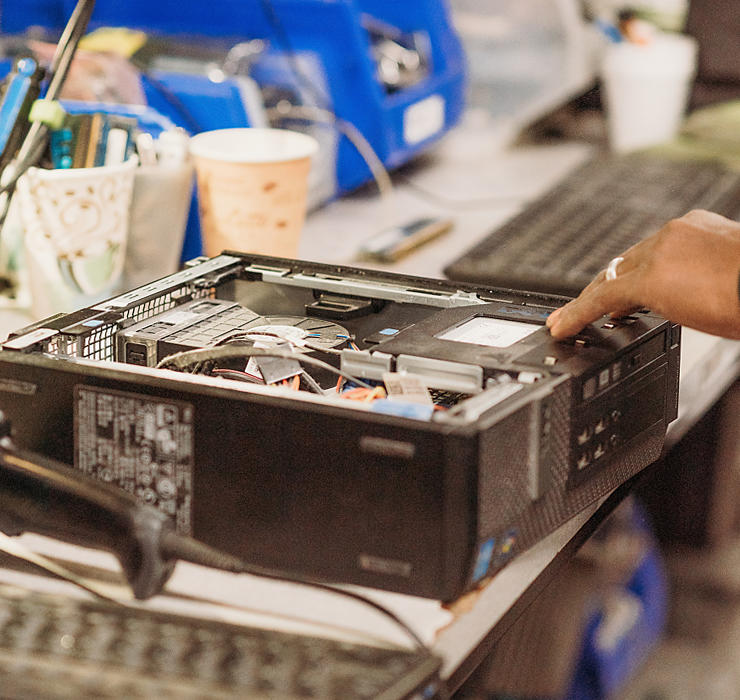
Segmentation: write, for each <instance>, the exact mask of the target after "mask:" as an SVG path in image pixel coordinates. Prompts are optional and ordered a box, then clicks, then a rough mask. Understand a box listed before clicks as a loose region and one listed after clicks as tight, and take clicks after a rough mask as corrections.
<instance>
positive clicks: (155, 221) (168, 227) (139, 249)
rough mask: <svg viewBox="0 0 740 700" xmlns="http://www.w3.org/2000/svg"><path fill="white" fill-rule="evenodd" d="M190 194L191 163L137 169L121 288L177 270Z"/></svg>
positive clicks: (191, 185) (190, 198)
mask: <svg viewBox="0 0 740 700" xmlns="http://www.w3.org/2000/svg"><path fill="white" fill-rule="evenodd" d="M192 195H193V165H192V163H191V162H190V161H185V162H184V163H182V164H179V165H172V166H162V165H156V166H154V165H142V166H140V167H139V168H137V169H136V177H135V178H134V193H133V199H132V202H131V222H130V226H129V237H128V247H127V250H126V262H125V265H124V269H123V276H122V278H121V284H120V285H119V286H120V289H121V291H128V290H129V289H134V288H136V287H140V286H141V285H143V284H147V283H148V282H151V281H152V280H155V279H159V278H160V277H164V276H165V275H169V274H171V273H173V272H176V271H177V269H178V268H179V266H180V257H181V254H182V246H183V240H184V238H185V227H186V225H187V219H188V213H189V210H190V203H191V201H192Z"/></svg>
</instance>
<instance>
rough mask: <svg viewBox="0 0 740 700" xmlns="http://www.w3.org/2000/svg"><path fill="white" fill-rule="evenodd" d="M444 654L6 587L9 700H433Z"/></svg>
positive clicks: (2, 663)
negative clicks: (217, 699) (351, 641)
mask: <svg viewBox="0 0 740 700" xmlns="http://www.w3.org/2000/svg"><path fill="white" fill-rule="evenodd" d="M439 667H440V661H439V659H436V658H434V657H431V656H429V655H427V654H424V653H422V652H413V651H406V650H403V649H399V648H392V649H388V648H379V647H374V646H364V645H359V644H350V643H344V642H341V641H335V640H330V639H324V638H316V637H310V636H303V635H298V634H291V633H286V632H279V631H276V630H264V629H261V628H251V627H242V626H238V625H231V624H227V623H224V622H220V621H211V620H208V621H204V620H201V619H197V618H191V617H186V616H181V615H174V614H169V613H161V612H151V611H149V610H143V609H136V608H129V607H119V606H115V605H113V604H107V603H104V602H98V601H91V600H82V599H76V598H71V597H67V596H60V595H51V594H46V593H43V594H42V593H38V592H29V591H26V590H24V589H21V588H16V587H14V586H7V585H0V696H1V697H2V698H4V699H6V700H7V699H20V698H23V699H24V700H30V699H31V698H33V700H47V699H53V700H61V699H62V698H63V699H65V700H68V699H69V700H71V699H72V698H74V699H75V700H77V699H79V698H96V699H99V698H100V699H102V698H115V699H116V700H120V698H127V700H128V699H131V698H146V699H147V700H151V698H157V700H163V699H164V698H177V700H186V699H188V698H260V699H265V700H266V699H268V698H269V699H270V700H278V699H279V700H288V699H292V698H321V699H322V700H324V699H327V700H328V699H331V698H337V699H339V698H341V699H342V700H348V699H349V698H383V699H387V700H391V699H392V698H396V699H400V698H431V697H433V696H434V693H435V688H436V687H437V686H436V683H437V672H438V670H439Z"/></svg>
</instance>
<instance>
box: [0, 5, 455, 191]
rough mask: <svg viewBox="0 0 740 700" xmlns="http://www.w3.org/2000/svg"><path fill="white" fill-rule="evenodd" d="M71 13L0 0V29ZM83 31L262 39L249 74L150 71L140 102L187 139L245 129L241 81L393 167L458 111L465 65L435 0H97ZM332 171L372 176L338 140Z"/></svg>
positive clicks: (224, 41) (58, 21) (341, 185)
mask: <svg viewBox="0 0 740 700" xmlns="http://www.w3.org/2000/svg"><path fill="white" fill-rule="evenodd" d="M74 6H75V1H74V0H57V1H53V0H3V1H2V3H1V5H0V30H2V32H4V33H21V32H23V31H25V30H26V29H27V28H28V27H30V26H32V25H40V26H43V27H46V28H49V29H57V30H61V28H62V27H63V24H64V22H66V19H67V18H68V16H69V15H70V14H71V12H72V10H73V8H74ZM90 26H91V29H94V28H96V27H100V26H125V27H129V28H133V29H140V30H143V31H145V32H147V34H149V35H151V36H153V37H160V38H162V37H164V38H167V39H169V40H178V41H183V42H184V43H187V42H191V43H192V42H193V41H196V42H198V43H199V44H200V45H201V46H203V45H208V44H209V43H211V42H212V43H213V45H221V46H229V45H231V46H234V45H237V44H239V43H242V42H245V41H249V40H253V39H262V40H264V41H265V49H264V51H263V52H262V53H261V54H260V55H257V56H255V57H254V59H253V60H251V61H250V62H249V71H250V73H251V75H250V76H244V75H241V76H240V75H233V76H229V75H224V74H223V73H222V74H221V75H218V77H217V78H216V79H214V76H213V75H209V74H207V73H205V74H204V73H197V72H192V73H187V72H184V71H183V72H179V71H178V70H172V69H157V68H155V69H154V70H152V73H151V78H152V80H150V81H147V79H146V77H145V78H144V88H145V92H146V95H147V99H148V100H149V103H150V105H151V106H153V107H154V108H155V109H157V110H159V111H161V112H162V113H163V114H165V115H166V116H168V117H169V118H170V119H172V121H174V122H175V123H177V124H179V125H181V126H183V127H184V128H186V129H188V130H189V131H191V132H193V131H195V130H198V129H199V130H207V129H214V128H222V127H228V126H244V125H249V124H250V123H253V122H254V120H255V117H254V116H252V118H250V114H249V113H250V110H251V111H252V112H253V114H258V112H255V110H254V106H255V105H254V104H252V105H250V104H249V100H245V99H244V97H245V93H244V90H243V89H242V88H243V86H242V85H240V84H239V79H240V78H244V77H250V78H252V79H254V80H256V81H257V83H258V84H259V87H260V88H262V89H263V91H264V94H267V95H269V94H273V95H274V94H278V95H282V96H283V100H284V101H285V99H286V96H287V101H288V102H290V103H293V104H294V106H295V103H296V102H298V103H299V104H302V105H308V106H310V107H314V108H320V109H323V110H328V111H330V112H331V113H333V114H334V115H336V117H338V118H339V119H341V120H343V121H344V122H347V123H349V124H351V125H353V126H354V127H355V128H356V129H358V130H359V131H360V132H361V133H362V135H363V136H364V138H365V139H366V140H367V141H368V142H369V143H370V145H371V146H372V148H373V149H374V151H375V152H376V154H377V155H378V157H379V158H380V160H381V162H382V163H383V164H384V165H385V166H386V168H389V169H392V168H396V167H398V166H400V165H402V164H404V163H406V162H407V161H408V160H410V159H411V158H413V157H414V156H415V155H417V154H419V153H420V152H422V151H423V150H424V149H425V148H427V147H428V146H429V145H430V144H432V143H434V142H435V141H437V140H438V139H439V138H440V137H441V136H442V134H444V133H445V132H446V131H447V130H448V129H449V128H450V127H452V126H453V125H454V124H455V123H457V122H458V120H459V119H460V116H461V114H462V110H463V103H464V94H465V61H464V56H463V51H462V47H461V45H460V42H459V40H458V37H457V35H456V33H455V32H454V30H453V28H452V24H451V20H450V14H449V7H448V5H447V3H446V2H445V1H444V0H414V2H409V3H404V2H391V1H389V0H219V2H215V3H203V2H197V3H196V2H183V0H158V1H157V0H154V1H152V0H149V1H148V2H147V1H143V0H129V1H128V2H125V3H122V2H120V1H119V0H98V2H97V3H96V6H95V12H94V14H93V18H92V22H91V25H90ZM155 65H156V64H155ZM276 89H277V93H276V92H275V90H276ZM270 91H272V93H270ZM281 91H282V92H281ZM167 92H170V93H171V94H174V95H175V96H176V97H177V102H178V103H179V104H178V105H177V107H174V106H173V101H172V100H171V99H167V97H168V95H167ZM267 106H268V107H270V106H271V105H269V104H268V105H267ZM183 107H184V108H185V110H186V111H187V113H185V112H184V110H183ZM257 118H259V115H258V117H257ZM335 175H336V191H335V193H334V194H341V193H344V192H347V191H349V190H352V189H355V188H356V187H358V186H359V185H362V184H363V183H365V182H367V181H368V180H369V179H370V177H371V172H370V169H369V168H368V166H367V164H366V163H365V161H364V160H363V158H362V157H361V156H360V154H359V153H358V152H357V149H356V148H355V146H354V145H353V144H352V143H350V142H349V141H348V139H347V138H342V137H339V138H338V139H337V140H336V154H335Z"/></svg>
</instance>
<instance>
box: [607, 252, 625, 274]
mask: <svg viewBox="0 0 740 700" xmlns="http://www.w3.org/2000/svg"><path fill="white" fill-rule="evenodd" d="M623 261H624V258H623V257H622V256H621V255H618V256H617V257H616V258H612V259H611V260H610V261H609V264H608V265H607V266H606V279H608V280H615V279H617V274H618V270H617V268H618V267H619V264H620V263H621V262H623Z"/></svg>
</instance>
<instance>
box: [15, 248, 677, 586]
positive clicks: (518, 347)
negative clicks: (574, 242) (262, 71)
mask: <svg viewBox="0 0 740 700" xmlns="http://www.w3.org/2000/svg"><path fill="white" fill-rule="evenodd" d="M194 299H195V300H197V299H210V300H219V299H229V300H235V301H237V302H239V304H240V305H243V306H245V307H247V308H250V309H254V310H255V311H256V312H257V313H259V314H263V315H264V314H266V313H273V312H274V313H279V314H286V313H289V314H294V315H302V314H305V312H306V311H309V310H310V312H311V314H312V315H313V317H318V318H321V317H322V316H324V317H325V316H328V317H330V318H331V319H332V323H334V322H336V323H338V324H340V325H341V326H342V327H345V326H346V327H347V328H348V329H349V330H350V335H352V336H353V337H354V341H355V343H356V346H355V348H354V349H352V348H347V349H343V350H342V362H341V366H342V367H343V368H344V369H345V370H346V371H348V372H349V371H350V370H351V373H352V374H353V375H354V376H361V377H364V378H365V379H368V380H376V381H379V380H380V379H381V378H382V376H383V373H384V372H386V371H388V370H389V369H390V370H395V371H401V372H406V373H409V372H410V373H412V374H413V373H415V372H418V373H419V375H420V376H421V377H422V378H423V380H424V382H425V383H426V385H427V386H430V387H432V386H434V385H435V384H436V385H437V386H438V387H439V388H441V389H444V390H448V391H458V392H462V396H463V397H464V398H462V399H461V400H460V405H459V406H456V407H454V410H447V411H445V410H438V411H433V415H432V416H431V418H430V417H429V416H428V415H427V416H426V417H419V416H418V415H416V414H415V413H414V412H413V411H412V413H411V414H406V415H403V413H404V410H405V409H408V406H404V404H403V403H401V404H400V406H401V407H402V408H403V409H404V410H395V411H392V412H391V413H388V412H386V411H387V410H388V404H389V402H388V401H386V402H383V403H384V405H385V411H384V412H378V411H375V410H369V409H368V407H367V406H359V405H358V404H359V403H360V402H351V401H347V400H344V401H342V400H340V399H336V398H333V397H330V398H327V399H324V398H323V397H322V396H318V395H309V394H308V392H304V391H300V392H292V394H291V392H290V390H288V389H285V388H273V387H257V386H255V385H249V384H243V383H241V382H229V381H228V380H223V379H215V378H212V377H201V376H196V375H192V374H183V373H181V372H174V371H171V370H162V369H157V368H154V367H144V366H140V365H141V364H142V359H141V357H139V356H138V355H137V356H136V357H134V356H133V355H132V356H131V357H126V356H125V354H126V352H129V351H133V350H136V351H137V352H138V349H139V348H140V347H141V346H140V345H139V344H134V345H131V344H130V342H129V341H130V338H131V337H133V336H132V333H133V335H134V336H135V335H136V332H137V331H136V329H137V328H140V327H141V326H142V322H144V325H146V321H147V319H149V318H155V317H157V318H160V315H161V314H162V313H163V312H166V311H167V310H172V309H175V310H177V309H179V308H183V307H182V306H181V305H182V304H184V303H189V302H192V300H194ZM368 301H369V302H370V303H367V304H366V302H368ZM564 301H565V300H564V299H563V298H562V297H553V296H547V295H542V294H530V293H525V292H515V291H511V290H501V289H486V288H482V287H477V286H473V285H464V284H459V283H453V282H447V281H442V280H429V279H424V278H416V277H407V276H400V275H393V274H389V273H381V272H373V271H369V270H361V269H355V268H349V267H346V268H345V267H337V266H329V265H320V264H316V263H305V262H299V261H294V260H285V259H278V258H267V257H260V256H254V255H248V254H239V253H227V254H224V255H221V256H218V257H216V258H212V259H210V260H201V261H197V264H195V265H193V266H191V267H189V268H187V269H185V270H183V271H181V272H179V273H176V274H175V275H171V276H170V277H167V278H163V279H162V280H159V281H157V282H154V283H151V284H149V285H145V286H144V287H141V288H139V289H137V290H132V291H131V292H129V293H127V294H125V295H122V296H120V297H117V298H114V299H112V300H108V301H107V302H103V303H101V304H98V305H96V306H94V307H90V308H87V309H82V310H79V311H77V312H72V313H69V314H61V315H59V316H55V317H52V318H51V319H46V320H44V321H42V322H39V323H37V324H34V325H33V326H30V327H29V328H26V329H22V330H21V331H18V332H17V333H15V334H13V335H11V336H10V338H9V339H8V340H7V341H6V342H5V343H4V345H3V348H2V350H0V410H2V411H4V412H5V413H6V414H7V415H8V417H9V418H10V419H11V421H12V425H13V430H14V440H15V442H16V443H17V444H18V445H19V446H22V447H24V448H28V449H31V450H35V451H37V452H39V453H42V454H44V455H47V456H50V457H53V458H56V459H58V460H61V461H64V462H67V463H70V464H74V465H75V466H76V467H77V468H78V469H81V470H83V471H86V472H88V473H91V474H93V475H94V476H96V477H97V478H100V479H103V480H106V481H112V482H114V483H118V484H119V485H120V486H121V487H122V488H125V489H127V490H129V491H131V492H133V493H136V494H137V496H139V497H140V498H141V500H142V501H145V502H149V503H153V504H155V505H157V506H158V507H161V508H163V509H165V510H166V511H167V512H169V513H170V514H171V515H172V516H173V517H174V518H175V519H176V522H177V527H178V529H179V530H180V531H181V532H183V533H187V534H190V535H192V536H194V537H196V538H198V539H200V540H202V541H204V542H206V543H207V544H209V545H212V546H214V547H217V548H219V549H222V550H224V551H227V552H230V553H233V554H235V555H238V556H240V557H243V558H244V559H245V560H247V561H249V562H251V563H253V564H259V565H261V566H266V567H272V568H275V569H278V570H281V571H284V572H289V573H290V572H292V573H296V574H302V575H309V576H313V577H318V578H321V579H324V580H328V581H337V582H344V583H353V584H359V585H364V586H371V587H378V588H384V589H388V590H393V591H399V592H403V593H409V594H415V595H420V596H426V597H433V598H439V599H442V600H451V599H454V598H456V597H457V596H459V595H460V594H461V593H463V592H465V591H466V590H469V589H470V588H472V587H475V586H476V585H478V584H479V583H480V582H481V581H482V580H484V579H485V578H486V577H488V576H490V575H491V574H493V573H494V572H495V571H497V570H498V569H500V568H501V567H502V566H504V565H505V564H506V563H507V562H508V561H509V560H510V559H511V558H512V557H513V556H515V555H516V554H517V553H518V552H521V551H523V550H526V549H527V548H528V547H529V546H531V545H532V544H533V543H535V542H537V541H538V540H539V539H541V538H542V537H543V536H545V535H547V534H548V533H550V532H552V531H553V530H554V529H555V528H557V527H558V526H559V525H560V524H562V523H563V522H564V521H565V520H567V519H568V518H570V517H571V516H573V515H574V514H575V513H577V512H578V511H580V510H581V509H583V508H584V507H585V506H587V505H588V504H590V503H592V502H594V501H595V500H597V499H599V498H600V497H603V496H605V495H606V494H608V493H609V492H610V491H612V490H613V489H614V488H616V487H617V486H619V485H620V484H622V483H623V482H624V481H625V480H627V479H629V478H630V477H632V476H633V475H635V474H636V473H637V472H639V471H640V470H641V469H642V468H644V467H645V466H646V465H648V464H650V463H651V462H653V461H655V460H656V459H657V458H658V457H659V455H660V453H661V449H662V445H663V441H664V437H665V431H666V427H667V425H668V423H669V422H670V421H671V420H672V419H673V418H675V416H676V410H677V391H678V362H679V341H680V332H679V331H680V329H679V328H678V327H677V326H675V325H673V324H671V323H669V322H667V321H665V320H663V319H661V318H659V317H657V316H656V315H654V314H651V313H649V312H642V313H638V314H635V315H634V316H632V317H630V318H629V319H625V320H624V321H620V322H609V323H607V322H602V323H600V324H599V323H597V324H594V325H593V326H591V327H589V328H588V329H586V331H584V332H583V333H582V334H581V335H579V336H578V337H577V338H575V339H572V340H571V341H569V342H567V343H556V342H554V341H553V340H552V339H551V338H550V336H549V333H548V331H547V330H546V328H544V319H545V318H546V316H547V314H548V313H549V312H550V311H551V310H552V309H553V308H555V307H557V306H559V305H561V304H562V303H563V302H564ZM355 302H357V303H356V305H355ZM214 303H215V302H214ZM363 305H364V306H365V310H364V311H362V310H361V311H359V312H358V311H357V308H356V307H362V306H363ZM350 307H352V308H350ZM352 309H353V310H352ZM358 313H359V314H360V317H359V320H353V314H354V317H355V318H357V314H358ZM362 314H365V316H364V317H363V316H362ZM376 317H377V318H376ZM483 317H490V318H492V319H493V322H494V323H498V320H504V321H505V322H508V321H509V320H511V319H513V320H514V322H515V324H520V325H521V324H522V323H525V324H526V323H531V324H533V328H534V329H535V330H534V332H533V333H529V334H528V335H527V336H526V337H525V338H523V339H520V340H517V341H516V342H514V343H513V344H511V345H509V346H507V347H490V346H486V345H478V344H475V343H472V344H470V343H466V342H454V341H451V340H440V339H439V336H440V335H444V333H441V332H440V331H441V330H443V329H446V328H454V327H457V326H460V324H461V323H462V322H465V320H466V319H470V318H483ZM358 324H359V325H358ZM362 324H366V325H365V326H363V325H362ZM367 324H370V325H367ZM387 326H391V327H392V330H394V331H398V330H399V329H401V330H400V332H397V333H396V334H395V335H393V336H392V337H391V338H390V339H389V340H387V341H383V342H381V343H379V344H377V343H376V341H377V337H374V339H373V340H372V343H371V342H370V339H371V336H373V334H372V333H370V331H377V330H379V331H387V328H386V327H387ZM132 328H133V329H134V331H131V329H132ZM127 333H128V334H129V335H128V336H127ZM376 336H377V334H376ZM127 338H128V340H127ZM366 339H367V342H366ZM127 342H128V343H129V344H128V345H127ZM137 342H138V341H137ZM126 348H128V350H127V349H126ZM381 348H382V352H380V351H379V349H381ZM132 349H133V350H132ZM121 353H123V356H122V355H121ZM121 360H128V361H129V362H131V361H133V362H136V363H137V364H127V363H124V362H122V361H121ZM149 364H152V363H151V362H150V363H149ZM415 368H416V369H415ZM391 409H392V407H391ZM154 463H156V464H157V465H158V466H157V469H158V471H157V473H154V472H153V471H152V468H151V465H152V464H154ZM165 467H166V469H165ZM163 474H164V476H163ZM165 476H166V478H165Z"/></svg>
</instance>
